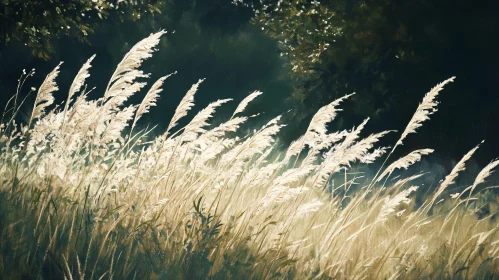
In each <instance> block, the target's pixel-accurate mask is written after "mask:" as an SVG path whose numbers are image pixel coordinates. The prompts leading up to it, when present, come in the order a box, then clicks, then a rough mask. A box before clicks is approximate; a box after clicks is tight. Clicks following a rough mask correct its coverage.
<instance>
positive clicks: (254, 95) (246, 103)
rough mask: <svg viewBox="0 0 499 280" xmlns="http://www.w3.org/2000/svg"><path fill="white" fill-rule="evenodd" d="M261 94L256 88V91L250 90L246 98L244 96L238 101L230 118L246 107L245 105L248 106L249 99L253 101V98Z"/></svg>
mask: <svg viewBox="0 0 499 280" xmlns="http://www.w3.org/2000/svg"><path fill="white" fill-rule="evenodd" d="M261 94H262V92H261V91H258V90H256V91H254V92H252V93H251V94H250V95H248V96H247V97H246V98H244V99H243V101H241V103H239V105H237V108H236V110H235V111H234V113H233V114H232V117H231V118H233V117H234V116H235V115H236V114H238V113H241V112H243V111H244V109H246V107H247V106H248V104H249V103H250V102H251V101H253V99H255V98H257V97H258V96H260V95H261Z"/></svg>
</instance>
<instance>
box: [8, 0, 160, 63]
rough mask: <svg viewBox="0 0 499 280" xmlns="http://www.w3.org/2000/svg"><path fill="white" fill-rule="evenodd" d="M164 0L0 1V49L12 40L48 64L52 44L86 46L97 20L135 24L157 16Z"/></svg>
mask: <svg viewBox="0 0 499 280" xmlns="http://www.w3.org/2000/svg"><path fill="white" fill-rule="evenodd" d="M164 2H165V1H164V0H138V1H137V0H135V1H126V0H118V1H108V0H72V1H67V0H35V1H19V0H2V5H3V11H2V10H0V18H1V21H2V23H1V24H0V40H1V41H2V42H3V45H6V44H8V43H9V42H10V41H11V40H12V39H16V40H19V41H21V42H22V43H24V44H26V45H27V46H28V47H29V48H31V49H32V53H33V55H35V56H38V57H40V58H43V59H45V60H48V59H49V58H50V56H51V55H52V54H53V52H54V50H53V46H52V43H53V41H54V40H55V39H57V38H59V37H61V36H71V37H74V38H77V39H78V40H80V41H81V42H86V43H88V35H89V34H91V33H94V30H95V28H97V26H98V23H99V21H100V20H105V19H108V18H109V17H110V16H113V20H120V21H124V20H126V19H131V20H137V19H140V18H141V17H142V16H144V15H151V14H155V13H160V7H161V5H162V4H163V3H164Z"/></svg>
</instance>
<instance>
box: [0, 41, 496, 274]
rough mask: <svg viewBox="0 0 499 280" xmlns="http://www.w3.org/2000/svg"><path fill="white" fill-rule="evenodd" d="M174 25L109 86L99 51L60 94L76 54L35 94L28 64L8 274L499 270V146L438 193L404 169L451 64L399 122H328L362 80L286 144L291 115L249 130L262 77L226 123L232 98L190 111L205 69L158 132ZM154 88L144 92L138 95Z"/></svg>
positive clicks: (13, 144) (139, 47) (6, 167)
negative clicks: (470, 173)
mask: <svg viewBox="0 0 499 280" xmlns="http://www.w3.org/2000/svg"><path fill="white" fill-rule="evenodd" d="M165 33H166V32H165V31H161V32H158V33H155V34H152V35H150V36H149V37H147V38H145V39H144V40H142V41H140V42H138V43H137V44H136V45H135V46H134V47H133V48H132V49H131V50H130V51H129V52H128V53H127V54H126V55H125V57H124V58H123V60H122V61H121V62H120V63H119V64H118V65H117V67H116V70H115V72H114V73H113V75H112V76H111V78H110V80H109V84H108V85H107V87H106V89H105V90H104V92H103V94H102V97H100V98H99V99H96V100H90V99H89V98H88V95H89V93H90V92H92V91H94V90H95V89H94V88H91V87H90V86H87V84H86V83H85V81H86V79H87V78H88V77H89V75H90V72H91V63H92V61H93V59H94V57H95V56H93V57H91V58H90V59H89V60H88V61H87V62H86V63H85V64H84V65H83V66H82V68H81V69H80V71H79V72H78V73H77V75H76V77H75V78H74V81H73V83H72V84H71V87H70V89H69V92H68V94H67V97H66V98H65V101H64V102H62V103H61V104H55V99H54V96H53V94H54V92H55V91H57V90H58V86H57V83H56V78H57V76H58V74H59V72H60V71H62V70H63V68H64V65H63V64H62V65H61V64H60V65H59V66H57V67H56V68H55V69H54V70H53V71H52V72H51V73H49V74H48V75H47V77H46V79H45V80H44V82H43V83H42V84H41V85H40V87H39V88H37V89H36V88H31V89H30V91H29V94H36V100H35V103H34V104H33V105H31V104H27V103H26V100H28V99H27V98H26V97H25V96H23V95H22V94H21V93H22V89H23V85H24V83H25V81H26V80H27V79H29V77H31V76H32V75H34V71H31V72H29V73H23V75H22V76H21V78H20V80H19V87H18V91H17V93H16V94H15V95H14V96H13V97H12V98H11V99H10V101H9V103H8V104H6V106H5V110H4V112H3V115H2V121H1V126H0V148H1V153H0V252H1V255H0V275H1V276H2V278H3V279H419V278H426V279H471V278H473V279H493V278H498V277H499V276H498V275H499V266H498V260H497V258H498V257H499V234H498V232H497V222H496V216H497V215H496V214H497V211H498V209H499V208H498V207H497V205H498V204H497V196H496V194H495V192H494V190H493V189H494V187H495V186H489V185H487V178H489V176H490V175H491V173H492V172H493V170H494V168H496V167H497V165H499V161H498V160H493V161H491V162H490V164H488V165H487V166H485V167H484V168H483V169H482V170H481V171H480V172H479V173H478V174H477V175H476V178H475V180H474V182H473V184H471V185H469V186H459V188H458V189H459V191H458V192H450V187H449V186H452V185H453V184H454V185H455V181H456V178H457V177H458V176H459V175H460V173H462V172H463V171H464V170H465V168H466V163H467V161H468V160H469V159H470V158H471V157H472V156H473V153H474V152H475V151H476V150H477V149H478V148H479V145H480V144H479V143H477V144H478V145H477V146H476V147H474V148H473V149H471V150H470V151H469V152H468V153H466V154H465V155H464V156H463V157H462V159H461V160H460V161H459V162H458V163H457V164H456V165H455V167H454V168H453V170H452V171H451V172H450V173H449V174H448V175H447V176H446V177H445V178H442V179H443V180H442V181H441V182H435V187H434V188H433V189H432V190H431V191H429V192H428V193H426V194H420V190H419V186H417V185H415V184H414V182H415V181H417V179H419V178H421V177H423V176H426V175H427V173H418V174H416V175H411V176H407V177H404V176H400V175H398V176H394V175H395V174H399V173H400V171H404V170H406V169H408V168H410V166H411V165H414V164H416V163H417V162H419V161H420V160H421V159H422V157H424V156H426V155H428V154H431V153H432V152H433V150H432V149H429V148H428V149H419V150H414V151H408V152H407V153H406V155H405V156H403V157H401V158H398V159H395V158H393V156H392V154H393V153H394V151H395V150H397V151H398V150H399V149H403V148H404V146H403V142H404V140H405V139H406V138H407V137H411V134H413V133H417V129H418V128H419V127H421V126H422V125H423V123H424V122H426V121H429V119H430V116H432V115H433V114H434V113H435V112H436V110H437V105H438V102H437V97H438V95H439V93H440V91H441V90H442V89H443V87H444V86H445V85H446V84H448V83H450V82H453V81H454V79H455V78H454V77H452V78H449V79H448V80H445V81H443V82H441V83H439V84H437V85H436V86H435V87H433V88H431V89H430V90H429V92H428V93H426V95H424V96H422V101H421V103H420V104H419V105H418V107H417V108H416V110H415V113H414V115H413V117H412V119H410V120H408V121H409V122H408V124H407V126H406V127H405V128H402V129H401V130H400V131H399V132H396V131H382V132H379V133H375V134H371V135H369V136H366V137H363V138H362V137H361V136H360V135H361V133H362V131H363V129H364V127H365V126H366V125H368V120H369V119H366V120H365V121H364V122H362V123H360V124H358V125H357V126H355V127H353V128H352V129H351V130H344V131H337V132H329V131H328V129H327V126H328V124H329V123H331V122H332V121H334V119H335V117H336V116H337V114H338V113H339V111H340V105H341V103H342V102H344V101H345V100H347V99H348V98H349V97H350V96H351V94H350V95H345V96H344V97H342V98H340V99H337V100H335V101H333V102H331V103H330V104H328V105H326V106H324V107H322V108H321V109H320V110H319V111H318V112H317V113H316V114H315V115H314V117H313V118H312V120H311V122H310V124H309V126H308V129H307V130H306V132H305V133H304V134H303V135H302V136H301V137H300V138H298V139H296V141H294V142H292V143H291V144H290V145H289V147H286V148H285V149H283V148H281V147H279V146H278V145H277V142H276V139H277V137H278V133H279V131H280V130H281V128H282V127H283V126H284V125H285V124H283V123H282V122H281V119H282V115H280V116H276V117H275V118H273V119H271V120H270V121H269V122H268V123H267V124H265V125H264V126H262V127H260V128H258V129H255V130H253V131H252V132H251V133H248V134H245V135H243V136H241V137H240V136H239V135H241V133H238V131H239V130H240V128H241V127H242V126H244V125H248V124H251V121H252V120H253V119H255V118H258V117H260V116H258V115H251V116H248V115H246V114H245V109H246V108H247V107H248V106H251V101H253V100H254V99H255V98H258V97H259V96H260V95H261V94H262V93H261V92H259V91H255V92H253V93H251V94H250V95H248V97H246V98H245V99H243V100H242V101H240V102H239V103H238V105H237V106H234V107H235V109H234V111H233V113H232V115H230V116H227V117H226V119H225V121H224V122H222V123H220V124H216V125H213V124H210V120H212V119H213V116H214V114H215V112H216V110H217V109H218V108H219V107H220V106H231V104H230V103H229V102H230V101H232V100H230V99H224V100H218V101H215V102H213V103H210V104H209V105H208V106H207V107H206V108H204V109H202V110H201V111H199V112H197V113H196V114H192V115H193V116H192V117H191V119H190V121H189V122H188V123H187V125H185V126H183V127H180V126H179V125H178V123H179V121H181V120H183V119H184V118H186V117H187V116H189V115H190V111H191V109H192V107H193V106H194V97H195V94H196V92H197V91H198V88H200V90H202V82H203V80H199V81H198V82H197V83H195V84H194V85H193V86H192V87H191V88H190V89H189V90H188V91H187V93H186V94H185V96H184V97H183V99H182V100H181V102H180V103H179V105H178V107H177V109H176V110H175V113H174V115H173V118H172V119H171V121H170V123H169V125H168V128H167V129H166V131H164V132H161V133H158V132H157V131H154V127H153V126H145V127H144V126H142V125H137V123H138V121H139V119H140V118H141V117H142V116H143V115H144V114H147V113H148V112H149V111H150V110H154V109H156V108H154V107H155V106H156V102H157V100H158V98H168V97H167V96H161V92H162V87H163V83H164V82H165V80H166V79H168V78H169V77H170V76H171V75H172V74H169V75H166V76H164V77H162V78H160V79H158V80H157V81H155V82H154V83H152V85H151V86H150V87H148V85H147V83H146V82H144V80H146V79H147V78H148V75H147V74H145V73H144V72H143V71H142V70H141V69H140V67H141V65H142V63H143V61H144V60H146V59H148V58H151V57H152V54H153V52H154V51H155V47H156V46H157V44H158V43H159V40H160V38H161V36H163V35H164V34H165ZM173 74H174V73H173ZM146 89H147V90H146ZM142 90H143V91H145V96H144V98H143V100H142V102H141V103H140V104H129V103H130V102H128V101H129V98H130V97H131V96H133V95H136V94H140V92H141V91H142ZM23 106H32V108H33V109H32V112H31V114H30V118H29V120H28V121H27V122H26V123H17V122H16V119H17V118H16V117H17V116H18V113H19V110H20V108H21V107H23ZM389 133H390V134H397V135H399V136H398V140H397V142H396V143H395V144H394V145H393V147H385V146H378V142H379V141H380V139H382V138H383V137H384V136H385V135H387V134H389ZM153 134H154V135H155V136H152V135H153ZM376 160H378V161H380V162H384V163H383V165H382V167H381V168H380V169H379V171H378V172H377V173H376V175H375V176H374V177H373V178H370V179H369V180H367V181H366V180H362V174H357V173H355V172H350V169H351V167H352V165H353V164H362V165H369V164H372V163H374V162H375V161H376ZM429 172H431V170H429ZM402 174H403V172H402ZM418 194H419V195H420V196H421V201H419V202H417V201H416V199H415V197H416V196H417V195H418ZM484 209H486V211H484Z"/></svg>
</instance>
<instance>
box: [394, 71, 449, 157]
mask: <svg viewBox="0 0 499 280" xmlns="http://www.w3.org/2000/svg"><path fill="white" fill-rule="evenodd" d="M455 78H456V77H451V78H449V79H447V80H445V81H443V82H441V83H440V84H438V85H436V86H435V87H433V88H432V89H431V90H430V91H429V92H428V93H427V94H426V95H425V97H424V98H423V101H422V102H421V103H420V104H419V106H418V108H417V109H416V113H414V115H413V116H412V119H411V120H410V121H409V124H408V125H407V127H406V128H405V130H404V132H403V133H402V136H400V139H399V140H398V141H397V143H396V144H395V147H397V146H399V145H402V141H404V139H405V138H406V137H407V135H408V134H410V133H416V129H417V128H419V127H421V126H422V123H423V122H424V121H426V120H429V119H430V117H429V116H430V115H431V114H433V113H435V112H436V111H437V108H436V107H437V105H438V102H437V101H436V100H435V98H436V97H437V95H438V93H439V92H440V91H441V90H442V89H443V87H444V86H445V85H446V84H448V83H450V82H453V81H454V79H455ZM395 147H393V149H395Z"/></svg>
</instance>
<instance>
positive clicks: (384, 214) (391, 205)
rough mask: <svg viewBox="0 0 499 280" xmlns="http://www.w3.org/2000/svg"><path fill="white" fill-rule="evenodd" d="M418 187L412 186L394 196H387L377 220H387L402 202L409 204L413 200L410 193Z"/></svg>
mask: <svg viewBox="0 0 499 280" xmlns="http://www.w3.org/2000/svg"><path fill="white" fill-rule="evenodd" d="M417 189H418V187H417V186H412V187H410V188H408V189H407V190H404V191H401V192H400V193H398V194H397V195H395V196H394V197H392V198H389V197H387V198H385V203H384V204H383V206H382V207H381V211H380V213H379V216H378V219H377V221H386V220H387V218H388V216H389V215H390V214H392V213H394V212H395V209H396V208H397V207H398V206H399V205H400V204H402V203H405V204H408V203H410V202H411V199H410V198H409V195H410V194H411V192H415V191H416V190H417Z"/></svg>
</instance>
